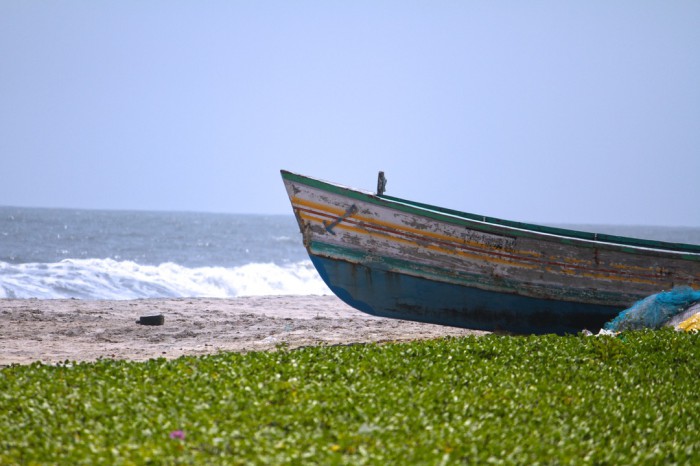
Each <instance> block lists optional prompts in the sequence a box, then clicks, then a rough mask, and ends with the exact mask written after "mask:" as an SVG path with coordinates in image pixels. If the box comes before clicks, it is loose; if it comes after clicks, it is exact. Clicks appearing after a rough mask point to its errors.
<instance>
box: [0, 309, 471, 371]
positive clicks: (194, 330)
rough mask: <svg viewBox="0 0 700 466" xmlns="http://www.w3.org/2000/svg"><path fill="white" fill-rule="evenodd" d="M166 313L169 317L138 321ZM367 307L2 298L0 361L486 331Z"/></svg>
mask: <svg viewBox="0 0 700 466" xmlns="http://www.w3.org/2000/svg"><path fill="white" fill-rule="evenodd" d="M158 314H162V315H163V316H164V319H165V321H164V325H161V326H146V325H139V324H137V323H136V322H137V321H138V320H139V319H140V317H142V316H149V315H158ZM483 333H484V332H478V331H474V330H466V329H459V328H453V327H445V326H439V325H431V324H421V323H417V322H407V321H402V320H395V319H383V318H377V317H373V316H370V315H367V314H364V313H362V312H360V311H357V310H355V309H353V308H352V307H350V306H348V305H346V304H344V303H343V302H342V301H340V300H339V299H338V298H336V297H335V296H262V297H245V298H235V299H208V298H196V299H190V298H181V299H139V300H131V301H126V300H125V301H87V300H73V299H56V300H54V299H51V300H42V299H2V300H0V366H7V365H10V364H30V363H32V362H35V361H41V362H43V363H49V364H53V363H58V362H63V361H66V360H68V361H94V360H96V359H100V358H111V359H127V360H133V361H144V360H148V359H151V358H158V357H165V358H177V357H179V356H183V355H203V354H212V353H218V352H221V351H236V352H245V351H266V350H271V349H275V348H277V347H278V346H279V345H286V346H287V347H289V348H297V347H302V346H310V345H338V344H352V343H369V342H400V341H411V340H418V339H429V338H438V337H443V336H461V335H473V334H477V335H478V334H483Z"/></svg>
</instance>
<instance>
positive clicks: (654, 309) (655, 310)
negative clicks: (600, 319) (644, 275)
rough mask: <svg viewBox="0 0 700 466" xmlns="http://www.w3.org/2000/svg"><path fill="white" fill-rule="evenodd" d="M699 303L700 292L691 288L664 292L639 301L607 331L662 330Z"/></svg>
mask: <svg viewBox="0 0 700 466" xmlns="http://www.w3.org/2000/svg"><path fill="white" fill-rule="evenodd" d="M698 301H700V290H693V289H692V288H690V287H689V286H681V287H677V288H674V289H672V290H670V291H662V292H661V293H657V294H653V295H651V296H648V297H646V298H644V299H642V300H641V301H637V302H636V303H634V305H633V306H632V307H630V308H629V309H626V310H624V311H622V312H621V313H620V314H618V316H617V317H615V318H614V319H613V320H611V321H610V322H608V323H607V324H605V329H606V330H611V331H613V332H621V331H623V330H640V329H643V328H651V329H657V328H661V327H662V326H663V325H664V324H665V323H666V322H668V321H669V320H670V319H671V318H672V317H673V316H675V315H677V314H680V313H681V312H683V311H685V310H686V309H688V308H689V307H690V306H692V305H693V304H694V303H696V302H698Z"/></svg>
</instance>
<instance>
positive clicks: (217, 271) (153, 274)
mask: <svg viewBox="0 0 700 466" xmlns="http://www.w3.org/2000/svg"><path fill="white" fill-rule="evenodd" d="M557 226H564V227H573V228H575V229H582V230H587V231H596V232H599V233H611V234H616V235H622V236H636V237H639V238H647V239H656V240H661V241H671V242H682V243H692V244H700V228H667V227H635V226H595V225H575V226H572V225H557ZM289 294H295V295H313V294H318V295H322V294H331V292H330V290H329V289H328V288H327V287H326V285H325V284H324V283H323V281H322V280H321V278H320V277H319V276H318V274H317V272H316V270H315V269H314V267H313V265H312V264H311V261H310V260H309V258H308V256H307V255H306V251H305V250H304V248H303V246H302V241H301V235H300V233H299V229H298V227H297V225H296V221H295V219H294V217H293V216H292V215H236V214H213V213H193V212H141V211H131V212H130V211H100V210H75V209H41V208H19V207H0V298H41V299H53V298H77V299H138V298H169V297H215V298H233V297H238V296H260V295H289Z"/></svg>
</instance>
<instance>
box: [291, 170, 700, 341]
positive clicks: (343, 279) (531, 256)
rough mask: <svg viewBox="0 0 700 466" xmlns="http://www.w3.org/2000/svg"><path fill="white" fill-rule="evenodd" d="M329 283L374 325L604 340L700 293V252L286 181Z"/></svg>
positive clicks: (298, 179) (313, 254)
mask: <svg viewBox="0 0 700 466" xmlns="http://www.w3.org/2000/svg"><path fill="white" fill-rule="evenodd" d="M282 177H283V180H284V183H285V187H286V189H287V193H288V194H289V198H290V200H291V203H292V207H293V210H294V213H295V215H296V218H297V220H298V222H299V227H300V230H301V232H302V235H303V241H304V245H305V247H306V249H307V251H308V253H309V256H310V257H311V259H312V261H313V262H314V265H315V266H316V268H317V269H318V271H319V273H320V274H321V277H322V278H323V279H324V280H325V281H326V283H327V284H328V286H329V287H330V288H331V290H333V292H334V293H336V294H337V295H338V296H339V297H340V298H341V299H343V300H344V301H346V302H347V303H348V304H350V305H352V306H354V307H356V308H358V309H360V310H363V311H365V312H368V313H370V314H374V315H380V316H386V317H394V318H401V319H407V320H418V321H425V322H433V323H440V324H446V325H456V326H460V327H468V328H478V329H484V330H506V331H513V332H526V333H530V332H534V333H544V332H555V333H569V332H576V331H579V330H581V329H583V328H588V329H589V330H597V329H598V328H600V327H601V326H602V325H603V324H604V323H605V322H606V321H608V320H610V319H611V318H613V317H614V316H615V315H617V313H618V312H619V311H620V310H622V309H624V308H626V307H628V306H629V305H630V304H632V303H633V302H635V301H636V300H638V299H641V298H644V297H646V296H648V295H650V294H653V293H656V292H658V291H661V290H664V289H670V288H673V287H675V286H679V285H689V286H692V287H696V288H697V287H700V246H694V245H683V244H671V243H663V242H657V241H646V240H638V239H633V238H621V237H615V236H609V235H595V234H590V233H585V232H578V231H571V230H563V229H557V228H548V227H543V226H537V225H528V224H523V223H518V222H509V221H506V220H500V219H492V218H486V217H479V216H476V215H473V214H468V213H463V212H457V211H454V210H449V209H443V208H439V207H435V206H428V205H425V204H420V203H416V202H411V201H406V200H403V199H398V198H394V197H390V196H383V195H382V196H378V195H374V194H371V193H367V192H362V191H358V190H354V189H350V188H347V187H343V186H340V185H337V184H332V183H328V182H324V181H320V180H316V179H313V178H309V177H305V176H301V175H297V174H293V173H290V172H287V171H282Z"/></svg>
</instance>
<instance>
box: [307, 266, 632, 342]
mask: <svg viewBox="0 0 700 466" xmlns="http://www.w3.org/2000/svg"><path fill="white" fill-rule="evenodd" d="M311 260H312V262H313V264H314V266H315V267H316V269H317V270H318V272H319V274H320V275H321V278H323V280H324V282H325V283H326V284H327V285H328V287H329V288H330V289H331V291H333V293H334V294H335V295H336V296H338V297H339V298H340V299H342V300H343V301H344V302H346V303H347V304H349V305H350V306H352V307H354V308H355V309H358V310H360V311H363V312H365V313H367V314H371V315H375V316H378V317H388V318H393V319H403V320H412V321H418V322H426V323H431V324H441V325H449V326H453V327H464V328H470V329H476V330H488V331H497V332H498V331H503V332H512V333H522V334H542V333H556V334H568V333H577V332H579V331H581V330H582V329H588V330H590V331H598V330H599V329H601V328H602V326H603V325H604V324H605V323H606V322H608V321H610V320H612V319H613V318H614V317H615V316H616V315H617V314H618V313H619V312H620V310H621V309H620V308H619V307H614V306H604V305H599V304H587V303H576V302H567V301H555V300H551V299H538V298H530V297H526V296H518V295H516V294H507V293H498V292H493V291H487V290H480V289H478V288H472V287H467V286H461V285H453V284H450V283H441V282H436V281H433V280H427V279H425V278H420V277H412V276H410V275H405V274H398V273H394V272H391V271H386V270H381V269H377V268H371V267H367V266H364V265H362V264H353V263H350V262H345V261H340V260H333V259H327V258H323V257H319V256H311ZM377 290H381V292H378V291H377Z"/></svg>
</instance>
